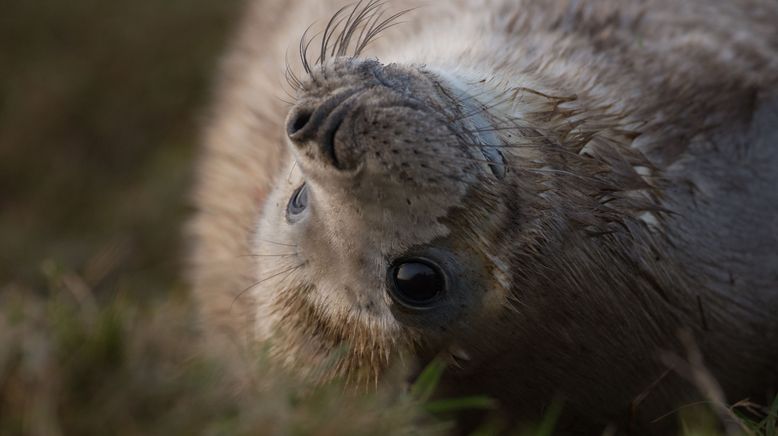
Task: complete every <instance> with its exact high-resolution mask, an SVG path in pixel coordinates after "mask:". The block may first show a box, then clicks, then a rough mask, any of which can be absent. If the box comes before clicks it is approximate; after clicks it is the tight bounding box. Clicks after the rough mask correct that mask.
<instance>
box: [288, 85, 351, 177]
mask: <svg viewBox="0 0 778 436" xmlns="http://www.w3.org/2000/svg"><path fill="white" fill-rule="evenodd" d="M358 93H359V89H350V90H346V91H342V92H340V93H338V94H336V95H333V96H329V97H327V98H324V99H320V100H317V99H311V100H308V101H304V102H301V103H299V104H297V105H296V106H295V107H293V108H292V110H291V111H290V112H289V115H288V116H287V119H286V134H287V135H288V136H289V139H290V140H291V141H292V143H293V144H294V145H295V146H296V147H297V148H298V149H300V150H301V151H309V152H313V154H315V155H318V156H320V157H323V158H324V159H328V160H329V161H330V163H331V164H334V165H335V166H336V167H339V162H338V157H337V156H336V154H335V141H336V135H337V134H338V129H339V128H340V126H341V124H343V121H344V120H345V119H346V118H347V117H348V116H349V115H350V114H351V113H352V112H353V110H354V108H355V106H356V102H357V94H358Z"/></svg>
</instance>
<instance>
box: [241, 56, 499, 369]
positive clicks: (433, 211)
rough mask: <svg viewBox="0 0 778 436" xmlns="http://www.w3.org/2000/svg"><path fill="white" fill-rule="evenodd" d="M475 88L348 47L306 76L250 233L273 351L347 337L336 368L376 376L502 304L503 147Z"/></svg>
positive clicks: (330, 347) (322, 354)
mask: <svg viewBox="0 0 778 436" xmlns="http://www.w3.org/2000/svg"><path fill="white" fill-rule="evenodd" d="M474 101H475V100H472V99H471V100H468V99H467V98H463V97H462V96H461V95H458V91H457V90H455V89H454V88H453V87H452V86H451V85H450V84H449V83H445V82H444V80H443V79H441V78H440V77H438V76H436V75H435V74H432V73H430V72H428V71H424V70H422V69H419V68H415V67H405V66H398V65H388V66H384V65H381V64H379V63H378V62H376V61H362V60H356V59H347V58H339V59H336V60H335V61H334V62H332V63H330V64H329V66H327V67H324V68H322V69H321V70H318V71H316V72H315V73H314V74H313V75H312V79H311V80H310V82H309V83H307V84H306V85H304V87H303V88H302V89H301V90H300V95H299V96H298V100H297V103H296V104H295V106H294V107H293V108H292V110H291V111H290V113H289V115H288V117H287V121H286V129H287V130H286V134H287V141H288V148H289V150H290V153H289V158H288V162H287V163H286V165H287V166H286V168H284V170H283V171H281V172H280V174H281V176H280V177H279V179H278V181H277V183H276V186H275V188H274V191H273V192H272V194H271V195H270V196H269V198H268V200H267V203H266V205H265V208H264V212H263V216H262V219H261V222H260V226H259V231H258V233H257V236H256V241H255V251H256V253H255V254H256V255H257V256H258V260H259V261H258V270H259V273H258V283H257V285H256V286H255V287H254V288H253V293H254V296H255V297H256V300H257V301H258V305H259V312H258V326H259V331H260V334H261V336H263V337H266V338H270V339H272V342H273V343H274V346H275V348H276V349H277V350H278V354H279V355H281V356H285V357H287V358H288V359H289V360H290V363H300V364H301V366H307V367H311V366H312V364H314V365H313V366H316V365H315V364H316V363H325V362H327V360H328V359H334V358H330V357H328V356H331V355H332V354H333V352H334V351H335V350H339V349H340V350H342V352H343V353H344V355H345V356H346V357H345V358H342V359H337V361H330V362H331V364H333V365H334V367H335V369H336V372H349V373H354V372H356V373H359V374H361V376H360V377H362V378H365V377H368V378H372V377H374V376H375V375H377V373H378V372H380V370H381V369H382V368H384V367H385V366H386V365H387V364H388V363H390V361H391V360H392V358H393V357H394V356H396V355H398V354H400V353H401V352H403V351H411V352H420V350H422V349H427V348H430V349H431V348H434V349H439V348H440V347H441V346H444V347H450V346H459V345H456V344H448V343H447V339H446V338H447V337H449V336H450V334H451V332H452V331H459V334H458V335H457V336H459V337H460V338H461V337H463V336H466V335H467V334H466V332H465V330H467V326H468V325H469V326H470V327H472V325H473V323H476V322H477V319H478V318H479V314H483V312H484V311H485V310H488V308H489V307H501V306H502V305H503V303H504V302H505V299H506V298H507V289H504V288H503V287H502V285H501V284H500V280H499V278H500V277H501V274H499V271H498V270H499V269H500V268H501V267H504V265H506V264H507V262H505V261H500V259H499V257H500V254H499V251H495V249H494V248H495V247H496V246H499V245H500V244H499V239H500V237H501V235H500V231H499V229H500V227H501V226H502V225H504V223H501V219H502V217H503V216H505V215H507V213H506V210H505V209H506V207H505V205H504V204H505V202H504V201H500V199H499V196H500V191H499V188H500V187H502V186H504V182H505V180H504V179H505V177H506V171H505V159H506V156H505V155H504V154H503V153H501V152H500V150H499V149H498V148H496V145H495V144H496V141H498V138H497V135H496V134H495V133H494V131H495V130H494V129H490V128H488V126H489V124H488V123H489V121H488V120H486V119H485V118H483V117H484V115H483V112H482V111H478V110H473V108H472V107H471V104H472V102H474ZM471 111H472V112H471ZM486 246H489V247H490V248H489V250H488V251H487V250H485V249H484V247H486ZM491 291H493V292H491ZM311 359H313V361H311Z"/></svg>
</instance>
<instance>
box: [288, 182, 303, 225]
mask: <svg viewBox="0 0 778 436" xmlns="http://www.w3.org/2000/svg"><path fill="white" fill-rule="evenodd" d="M306 207H308V185H306V184H305V183H303V184H302V185H300V187H299V188H297V189H296V190H295V191H294V193H293V194H292V197H291V198H290V199H289V204H288V205H287V206H286V218H287V219H288V220H289V221H290V222H295V221H297V220H298V219H300V214H302V213H303V212H304V211H305V208H306Z"/></svg>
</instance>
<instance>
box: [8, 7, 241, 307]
mask: <svg viewBox="0 0 778 436" xmlns="http://www.w3.org/2000/svg"><path fill="white" fill-rule="evenodd" d="M241 4H242V1H241V0H162V1H159V0H111V1H104V0H71V1H62V0H35V1H26V0H11V1H10V2H8V1H6V2H3V6H2V8H0V10H1V12H0V247H2V250H0V285H7V284H11V283H13V284H14V285H15V286H20V285H22V286H24V287H25V288H30V289H36V290H41V289H45V285H46V283H45V277H44V275H43V274H41V268H43V267H44V266H45V265H51V264H55V265H58V267H61V268H64V269H66V270H73V271H77V272H78V273H79V274H80V275H81V276H82V277H84V279H85V280H86V281H87V284H88V285H89V286H91V287H92V288H93V289H94V290H95V292H96V293H97V294H105V293H113V292H116V291H117V289H132V292H134V293H148V294H154V293H160V292H167V291H168V290H170V289H175V288H176V287H178V281H179V279H178V270H179V267H180V261H179V259H180V256H179V254H180V251H181V244H180V227H181V226H180V224H181V222H182V220H183V219H185V217H186V216H187V213H188V206H187V186H188V181H189V179H190V167H191V161H192V158H193V156H194V155H195V151H196V145H197V135H198V131H199V130H198V129H199V125H200V124H201V123H200V121H201V118H202V117H203V114H204V113H205V111H204V108H205V107H206V106H207V102H208V98H209V95H210V91H209V90H210V84H211V83H213V78H214V74H215V72H216V70H217V63H218V58H219V56H220V54H222V53H223V51H224V49H225V45H226V43H227V41H228V39H229V35H230V34H231V32H232V29H233V27H234V23H235V21H236V18H237V17H238V15H239V11H240V6H241Z"/></svg>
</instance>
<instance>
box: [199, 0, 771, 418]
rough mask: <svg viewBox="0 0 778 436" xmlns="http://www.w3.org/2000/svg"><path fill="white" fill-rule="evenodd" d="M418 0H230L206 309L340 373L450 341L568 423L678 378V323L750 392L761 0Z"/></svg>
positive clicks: (360, 382)
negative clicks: (557, 408)
mask: <svg viewBox="0 0 778 436" xmlns="http://www.w3.org/2000/svg"><path fill="white" fill-rule="evenodd" d="M417 6H419V5H418V4H416V3H414V2H411V1H395V2H391V3H389V4H388V5H384V4H383V3H382V2H378V1H362V2H358V3H357V4H356V5H352V6H346V7H343V8H340V9H339V7H341V5H340V4H338V3H337V2H334V1H318V0H317V1H313V0H298V1H292V2H289V1H280V0H279V1H272V0H267V1H254V2H252V3H251V5H250V7H249V9H248V11H247V15H246V19H245V22H244V24H243V26H242V28H241V29H242V30H241V32H240V33H239V35H238V37H237V40H236V42H235V46H234V49H233V50H232V53H231V55H230V56H229V57H228V58H227V59H226V60H225V63H224V71H223V74H222V80H221V84H220V86H219V88H218V89H219V92H218V93H217V99H216V103H215V104H214V108H213V111H212V112H213V119H212V120H211V123H210V124H209V125H208V127H207V129H206V132H205V141H204V142H205V147H204V151H203V154H202V158H201V160H200V166H199V169H198V183H197V186H196V189H195V198H196V204H197V207H198V211H199V212H198V213H197V215H196V216H195V218H194V219H193V222H192V225H191V227H190V229H191V234H192V235H193V239H192V240H193V248H192V257H193V259H192V262H193V265H195V267H194V268H193V270H192V271H191V278H192V281H193V284H194V291H195V294H196V295H197V297H198V299H199V301H200V305H201V307H202V310H203V313H204V316H205V318H206V319H207V320H208V321H209V324H208V325H209V328H211V329H212V330H214V331H215V330H223V329H224V330H227V331H231V332H233V333H238V334H242V335H244V337H245V338H246V339H247V340H249V341H255V340H267V341H269V343H270V344H271V345H270V346H271V350H272V353H273V354H274V355H275V356H277V357H278V358H279V359H280V360H281V361H283V362H285V363H286V364H287V365H289V366H290V367H292V368H296V369H297V370H299V371H300V372H301V373H304V374H306V375H308V376H310V377H312V378H313V379H314V380H318V381H322V380H327V379H330V378H332V377H343V378H345V379H346V380H348V382H349V383H350V384H352V385H354V386H372V385H375V384H377V383H378V382H379V381H380V380H381V379H382V375H383V374H384V373H385V372H386V369H387V368H389V367H391V366H393V365H396V364H397V363H398V361H402V362H405V363H406V364H408V365H412V363H413V362H415V361H418V362H424V361H427V360H428V359H430V358H431V357H433V356H444V357H445V358H446V359H448V360H449V361H450V362H451V365H450V367H449V369H448V371H447V372H446V374H445V376H444V379H443V381H442V386H441V387H442V389H443V390H444V392H445V393H446V395H459V394H484V395H490V396H492V397H494V398H496V399H497V400H499V401H500V404H501V405H502V407H503V409H504V410H505V413H506V415H509V416H511V417H514V418H516V419H523V418H529V419H532V418H536V417H537V416H539V415H540V414H542V410H543V409H544V408H545V407H547V405H548V404H549V403H550V402H552V401H553V400H554V399H555V398H561V399H563V400H564V404H565V406H564V407H565V415H566V416H568V417H571V418H570V419H572V420H574V422H575V423H577V424H576V425H577V426H578V428H581V429H583V428H589V429H592V428H601V427H598V426H603V425H605V423H616V425H619V426H620V427H619V428H621V429H629V428H631V429H638V430H640V429H643V431H651V430H650V429H651V428H652V427H651V425H652V424H651V422H652V421H653V420H654V419H655V418H657V417H659V416H661V415H663V414H665V413H667V412H670V411H672V410H673V409H674V408H675V407H676V406H677V405H679V404H681V403H684V402H688V401H693V400H694V399H696V398H697V397H698V396H699V395H700V393H699V390H698V389H697V387H696V386H694V384H693V383H691V382H690V380H688V379H687V378H684V377H682V376H680V375H678V374H677V373H678V371H675V370H674V369H673V368H672V367H671V366H668V359H667V356H678V355H685V353H686V346H685V345H684V344H683V343H682V341H680V340H679V332H680V331H685V332H687V336H688V335H691V336H692V337H693V342H694V344H696V345H695V346H697V347H699V349H700V351H701V353H702V356H704V359H705V363H706V367H707V369H708V370H709V371H710V373H711V374H712V375H713V376H714V377H715V379H716V380H717V382H718V384H719V386H720V387H721V389H722V391H723V392H724V393H725V394H726V398H727V399H729V400H738V399H742V398H746V397H750V398H751V399H757V398H760V396H761V395H764V394H768V393H770V389H772V388H774V387H775V384H776V371H778V369H777V368H778V366H777V365H776V364H775V362H776V361H778V360H776V359H778V350H776V348H778V347H776V346H775V344H776V343H778V319H777V317H776V313H778V193H776V192H777V191H776V189H775V186H778V129H776V126H778V98H777V97H776V93H775V84H776V77H777V75H778V63H777V62H778V31H776V28H775V25H774V23H776V22H778V4H775V2H771V1H766V0H736V1H734V0H727V1H710V0H690V1H685V2H682V3H681V2H675V1H670V0H648V1H637V0H628V1H624V0H619V1H616V0H599V1H591V2H578V1H567V0H551V1H548V0H546V1H533V0H525V1H515V0H510V1H508V0H494V1H480V0H458V1H450V2H431V3H425V4H424V5H421V7H418V8H416V9H413V10H412V11H409V12H407V13H403V12H406V11H408V10H410V9H412V8H415V7H417ZM389 7H390V8H391V10H389V11H388V12H385V11H387V8H389ZM392 11H397V12H396V13H394V12H392ZM333 13H334V15H333ZM322 17H331V18H330V19H329V21H328V20H327V19H324V20H323V21H322ZM317 20H319V21H318V23H319V24H318V25H317V24H313V26H312V27H311V23H317ZM400 21H402V22H400ZM317 31H318V32H319V33H317ZM301 35H302V38H301ZM295 52H297V54H299V55H300V62H299V64H300V65H299V66H295V62H294V61H293V59H294V58H295V56H294V54H295ZM290 53H291V54H292V56H290ZM290 59H292V60H290ZM284 79H286V80H285V81H286V84H284V83H283V82H284ZM283 86H286V89H287V91H288V93H289V96H284V95H283V93H281V92H280V89H281V88H282V87H283ZM283 100H287V101H283ZM663 357H664V358H663ZM669 360H672V359H669ZM773 392H774V391H773ZM586 425H592V427H585V426H586ZM645 429H649V430H645Z"/></svg>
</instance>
